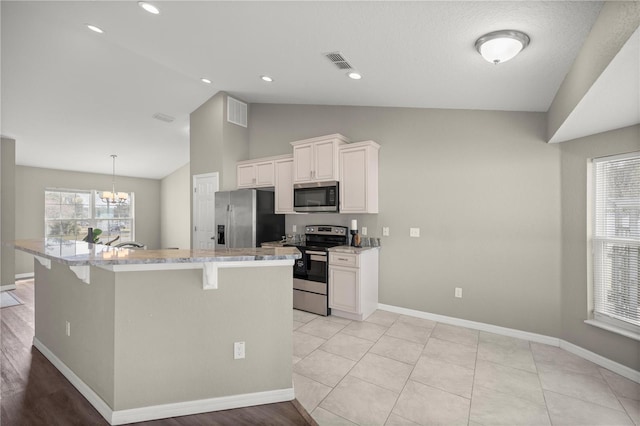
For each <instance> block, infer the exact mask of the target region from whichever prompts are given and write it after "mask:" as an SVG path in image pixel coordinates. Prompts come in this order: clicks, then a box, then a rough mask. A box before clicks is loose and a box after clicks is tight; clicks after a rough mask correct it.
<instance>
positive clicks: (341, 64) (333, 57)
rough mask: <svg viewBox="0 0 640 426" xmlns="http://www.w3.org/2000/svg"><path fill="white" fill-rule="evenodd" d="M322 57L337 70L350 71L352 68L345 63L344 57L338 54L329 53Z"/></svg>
mask: <svg viewBox="0 0 640 426" xmlns="http://www.w3.org/2000/svg"><path fill="white" fill-rule="evenodd" d="M324 56H326V57H327V59H329V60H330V61H331V62H333V63H334V64H335V66H336V67H338V69H341V70H350V69H352V68H353V67H352V66H351V64H350V63H349V62H347V60H346V59H345V58H344V56H342V53H340V52H329V53H325V54H324Z"/></svg>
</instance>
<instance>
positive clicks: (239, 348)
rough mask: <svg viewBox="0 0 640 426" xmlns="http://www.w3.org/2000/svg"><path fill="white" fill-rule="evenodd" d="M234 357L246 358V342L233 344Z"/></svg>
mask: <svg viewBox="0 0 640 426" xmlns="http://www.w3.org/2000/svg"><path fill="white" fill-rule="evenodd" d="M233 359H244V342H235V343H234V344H233Z"/></svg>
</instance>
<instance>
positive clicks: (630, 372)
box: [378, 303, 640, 383]
mask: <svg viewBox="0 0 640 426" xmlns="http://www.w3.org/2000/svg"><path fill="white" fill-rule="evenodd" d="M378 309H381V310H383V311H389V312H395V313H398V314H402V315H408V316H412V317H416V318H424V319H428V320H432V321H437V322H441V323H444V324H451V325H457V326H460V327H466V328H471V329H474V330H480V331H486V332H489V333H495V334H500V335H502V336H509V337H515V338H517V339H524V340H529V341H531V342H537V343H544V344H546V345H551V346H556V347H559V348H561V349H564V350H566V351H567V352H571V353H572V354H574V355H577V356H579V357H581V358H584V359H586V360H588V361H591V362H593V363H594V364H597V365H599V366H601V367H604V368H606V369H609V370H611V371H613V372H614V373H617V374H619V375H621V376H623V377H626V378H627V379H629V380H632V381H634V382H636V383H640V371H636V370H634V369H632V368H629V367H627V366H625V365H622V364H619V363H617V362H615V361H612V360H610V359H608V358H605V357H603V356H602V355H598V354H596V353H595V352H591V351H589V350H587V349H584V348H582V347H580V346H577V345H574V344H573V343H570V342H567V341H566V340H562V339H559V338H557V337H551V336H545V335H543V334H536V333H530V332H528V331H522V330H516V329H513V328H506V327H500V326H497V325H492V324H486V323H482V322H476V321H469V320H465V319H460V318H455V317H448V316H445V315H438V314H432V313H429V312H423V311H416V310H414V309H407V308H401V307H398V306H392V305H385V304H382V303H379V304H378Z"/></svg>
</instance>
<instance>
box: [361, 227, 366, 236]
mask: <svg viewBox="0 0 640 426" xmlns="http://www.w3.org/2000/svg"><path fill="white" fill-rule="evenodd" d="M362 235H367V227H366V226H363V227H362Z"/></svg>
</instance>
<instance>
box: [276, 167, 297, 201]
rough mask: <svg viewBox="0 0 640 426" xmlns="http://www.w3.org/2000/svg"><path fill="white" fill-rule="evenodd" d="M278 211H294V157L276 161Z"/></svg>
mask: <svg viewBox="0 0 640 426" xmlns="http://www.w3.org/2000/svg"><path fill="white" fill-rule="evenodd" d="M275 179H276V182H275V183H276V187H275V199H276V208H275V211H276V213H281V214H282V213H294V211H293V158H290V159H287V160H278V161H275Z"/></svg>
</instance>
